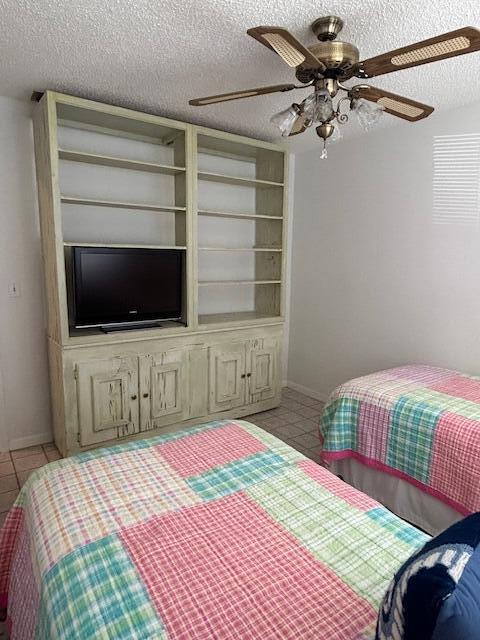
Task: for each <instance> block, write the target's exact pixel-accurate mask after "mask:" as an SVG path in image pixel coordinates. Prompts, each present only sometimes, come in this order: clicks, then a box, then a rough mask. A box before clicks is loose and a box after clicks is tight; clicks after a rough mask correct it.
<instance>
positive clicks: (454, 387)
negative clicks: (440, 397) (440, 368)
mask: <svg viewBox="0 0 480 640" xmlns="http://www.w3.org/2000/svg"><path fill="white" fill-rule="evenodd" d="M430 388H431V389H433V390H434V391H438V392H439V393H445V394H446V395H448V396H455V397H456V398H463V399H464V400H470V401H471V402H480V380H475V379H473V378H467V377H465V376H460V375H455V376H452V377H450V378H446V379H445V380H442V381H441V382H438V383H437V384H434V385H432V386H431V387H430Z"/></svg>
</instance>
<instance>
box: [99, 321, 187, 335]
mask: <svg viewBox="0 0 480 640" xmlns="http://www.w3.org/2000/svg"><path fill="white" fill-rule="evenodd" d="M178 326H180V327H184V326H185V323H184V322H181V321H180V320H178V321H175V320H167V321H165V322H162V321H156V322H136V323H132V322H128V323H125V324H117V325H115V326H110V327H109V326H106V327H99V329H100V331H101V332H102V333H113V332H114V331H139V330H141V329H167V328H171V327H178Z"/></svg>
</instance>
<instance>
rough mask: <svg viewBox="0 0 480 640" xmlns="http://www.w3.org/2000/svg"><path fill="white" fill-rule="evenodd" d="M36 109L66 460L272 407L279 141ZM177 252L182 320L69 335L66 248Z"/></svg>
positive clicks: (280, 234)
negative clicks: (180, 264)
mask: <svg viewBox="0 0 480 640" xmlns="http://www.w3.org/2000/svg"><path fill="white" fill-rule="evenodd" d="M35 109H36V111H35V116H34V131H35V153H36V165H37V181H38V192H39V202H40V222H41V235H42V247H43V260H44V269H45V278H46V291H47V302H48V304H47V309H48V343H49V360H50V380H51V396H52V405H53V419H54V435H55V442H56V443H57V446H58V448H59V449H60V451H61V452H62V454H63V455H70V454H72V453H76V452H78V451H83V450H87V449H89V448H92V447H97V446H100V445H102V446H103V445H111V444H114V443H117V442H123V441H125V440H127V439H132V438H142V437H147V436H149V435H158V434H161V433H164V432H166V431H173V430H175V429H178V428H181V427H183V426H186V425H190V424H195V423H200V422H204V421H207V420H215V419H223V418H230V417H241V416H245V415H248V414H251V413H254V412H258V411H264V410H266V409H270V408H272V407H274V406H276V405H278V404H279V401H280V388H281V350H282V339H283V316H284V289H285V287H284V283H285V260H286V231H287V223H286V211H287V208H286V184H287V167H288V156H287V154H286V153H285V151H284V149H282V147H279V146H276V145H272V144H268V143H265V142H259V141H256V140H252V139H249V138H244V137H241V136H236V135H232V134H228V133H223V132H220V131H216V130H211V129H206V128H202V127H196V126H193V125H189V124H186V123H183V122H178V121H174V120H168V119H165V118H160V117H157V116H153V115H149V114H145V113H140V112H136V111H131V110H129V109H124V108H120V107H115V106H111V105H106V104H100V103H97V102H92V101H89V100H84V99H79V98H75V97H71V96H67V95H63V94H59V93H54V92H46V93H45V94H44V95H43V96H42V98H41V99H40V101H39V103H38V104H37V105H36V108H35ZM81 245H84V246H100V247H115V246H120V247H153V248H163V247H165V248H173V247H175V248H177V249H180V250H181V251H183V252H184V255H185V269H184V281H183V318H182V320H183V321H182V323H173V322H165V323H163V325H161V326H160V327H156V328H153V329H143V330H132V331H121V332H114V333H107V334H105V333H102V332H101V331H100V330H97V329H85V330H78V329H74V328H72V326H71V322H70V320H69V318H70V317H71V289H72V287H71V285H70V280H71V276H70V270H69V262H70V257H69V256H70V253H71V247H72V246H81Z"/></svg>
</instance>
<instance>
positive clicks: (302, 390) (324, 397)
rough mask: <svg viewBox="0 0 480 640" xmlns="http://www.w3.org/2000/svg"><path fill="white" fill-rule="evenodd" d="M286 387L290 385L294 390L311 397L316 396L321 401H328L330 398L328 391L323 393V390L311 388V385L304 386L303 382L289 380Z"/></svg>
mask: <svg viewBox="0 0 480 640" xmlns="http://www.w3.org/2000/svg"><path fill="white" fill-rule="evenodd" d="M284 386H286V387H290V389H293V390H294V391H298V392H299V393H303V394H304V395H306V396H309V397H310V398H315V400H319V401H320V402H326V401H327V400H328V393H322V392H321V391H315V390H314V389H310V388H309V387H304V386H303V384H297V383H296V382H293V381H292V380H287V382H286V384H285V385H284Z"/></svg>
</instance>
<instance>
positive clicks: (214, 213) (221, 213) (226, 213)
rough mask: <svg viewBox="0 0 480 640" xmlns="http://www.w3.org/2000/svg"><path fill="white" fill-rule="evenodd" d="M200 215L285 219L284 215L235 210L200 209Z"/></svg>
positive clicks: (250, 218) (249, 218) (251, 218)
mask: <svg viewBox="0 0 480 640" xmlns="http://www.w3.org/2000/svg"><path fill="white" fill-rule="evenodd" d="M198 215H199V216H211V217H214V218H216V217H218V218H240V219H243V218H245V219H246V220H256V219H258V218H259V219H260V220H283V216H268V215H266V214H261V213H234V212H233V211H210V210H208V209H199V210H198Z"/></svg>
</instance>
